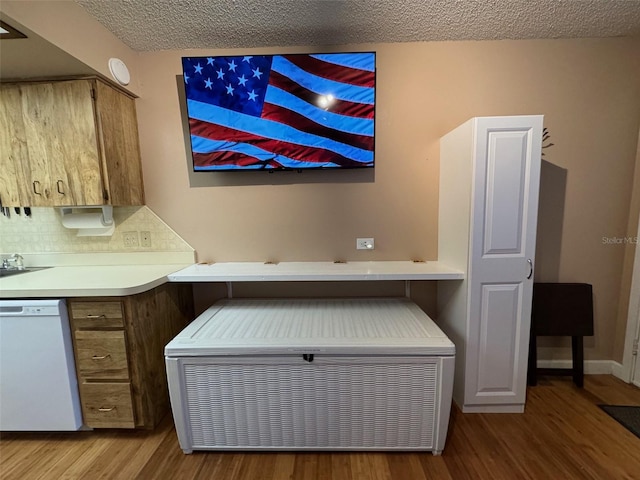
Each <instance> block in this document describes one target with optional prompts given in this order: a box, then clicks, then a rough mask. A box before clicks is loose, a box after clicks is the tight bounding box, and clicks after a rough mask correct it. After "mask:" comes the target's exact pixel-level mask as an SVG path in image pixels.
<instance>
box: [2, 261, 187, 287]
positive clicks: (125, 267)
mask: <svg viewBox="0 0 640 480" xmlns="http://www.w3.org/2000/svg"><path fill="white" fill-rule="evenodd" d="M6 256H9V255H4V254H3V255H2V257H3V258H4V257H6ZM23 256H24V265H25V266H26V267H45V266H46V267H50V268H45V269H43V270H37V271H30V272H26V273H20V274H17V275H11V276H7V277H1V278H0V298H65V297H94V296H95V297H102V296H104V297H110V296H125V295H135V294H137V293H142V292H146V291H147V290H151V289H152V288H154V287H157V286H158V285H162V284H163V283H166V282H167V281H168V279H167V276H168V275H169V274H170V273H173V272H176V271H178V270H181V269H183V268H185V267H187V266H188V265H191V264H193V262H194V260H195V256H194V254H193V252H177V253H172V252H140V253H86V254H85V253H78V254H24V255H23Z"/></svg>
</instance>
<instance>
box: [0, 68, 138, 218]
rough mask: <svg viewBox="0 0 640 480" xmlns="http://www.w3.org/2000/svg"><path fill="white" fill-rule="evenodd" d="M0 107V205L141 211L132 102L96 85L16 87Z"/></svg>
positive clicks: (3, 92) (2, 91)
mask: <svg viewBox="0 0 640 480" xmlns="http://www.w3.org/2000/svg"><path fill="white" fill-rule="evenodd" d="M0 107H2V108H1V110H2V113H1V114H0V129H1V130H0V132H1V133H2V140H0V142H1V143H0V147H2V152H4V153H2V154H0V155H2V164H0V165H1V166H2V167H3V172H9V175H3V177H5V178H4V180H2V181H0V200H2V203H3V205H5V206H72V205H116V206H117V205H143V204H144V190H143V186H142V171H141V165H140V149H139V144H138V128H137V122H136V112H135V104H134V100H133V98H131V97H129V96H128V95H126V94H124V93H122V92H120V91H118V90H116V89H114V88H112V87H110V86H109V85H107V84H106V83H104V82H102V81H101V80H98V79H82V80H68V81H56V82H37V83H19V84H8V85H1V86H0ZM5 167H6V169H5Z"/></svg>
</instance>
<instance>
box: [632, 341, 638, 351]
mask: <svg viewBox="0 0 640 480" xmlns="http://www.w3.org/2000/svg"><path fill="white" fill-rule="evenodd" d="M631 355H638V339H637V338H636V339H635V340H634V341H633V348H632V349H631Z"/></svg>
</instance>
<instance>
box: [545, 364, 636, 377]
mask: <svg viewBox="0 0 640 480" xmlns="http://www.w3.org/2000/svg"><path fill="white" fill-rule="evenodd" d="M572 366H573V362H572V361H571V360H570V359H567V360H538V368H571V367H572ZM584 373H585V375H615V376H616V377H618V378H620V379H621V380H624V381H627V380H625V379H623V378H621V376H620V375H621V374H622V365H621V364H619V363H618V362H614V361H613V360H585V361H584Z"/></svg>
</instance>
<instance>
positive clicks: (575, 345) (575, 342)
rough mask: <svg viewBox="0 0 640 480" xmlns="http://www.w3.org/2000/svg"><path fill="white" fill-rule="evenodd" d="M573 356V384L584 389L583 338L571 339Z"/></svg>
mask: <svg viewBox="0 0 640 480" xmlns="http://www.w3.org/2000/svg"><path fill="white" fill-rule="evenodd" d="M571 356H572V357H573V383H575V384H576V385H577V386H578V387H580V388H582V386H583V385H584V342H583V337H571Z"/></svg>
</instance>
